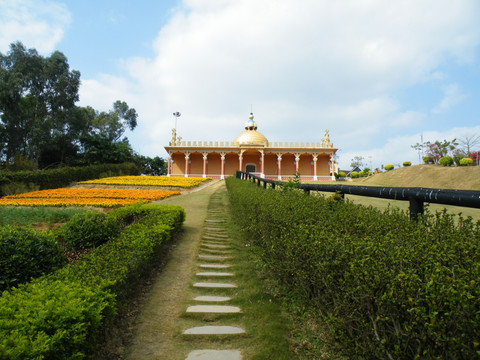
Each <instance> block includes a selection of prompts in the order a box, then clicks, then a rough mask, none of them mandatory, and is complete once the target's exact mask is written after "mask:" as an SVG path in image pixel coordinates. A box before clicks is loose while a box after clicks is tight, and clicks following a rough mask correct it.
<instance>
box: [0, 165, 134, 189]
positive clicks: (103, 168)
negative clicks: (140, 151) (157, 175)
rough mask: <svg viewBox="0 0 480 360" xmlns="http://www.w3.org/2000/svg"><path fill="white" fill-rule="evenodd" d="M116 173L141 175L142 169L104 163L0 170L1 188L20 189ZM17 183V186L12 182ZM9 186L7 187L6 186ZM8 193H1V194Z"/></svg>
mask: <svg viewBox="0 0 480 360" xmlns="http://www.w3.org/2000/svg"><path fill="white" fill-rule="evenodd" d="M114 175H140V171H139V169H138V167H137V166H136V165H135V164H132V163H125V164H103V165H90V166H84V167H63V168H58V169H52V170H36V171H26V170H25V171H15V172H14V171H0V189H1V190H2V191H3V190H4V189H11V188H14V189H16V190H20V189H21V188H22V186H21V185H20V183H23V184H28V185H24V187H25V189H29V188H32V187H39V188H40V190H44V189H55V188H60V187H63V186H68V185H70V184H71V183H74V182H78V181H84V180H91V179H98V178H101V177H105V176H114ZM12 183H15V184H16V185H15V186H12V185H10V184H12ZM5 186H7V187H5ZM4 195H7V194H5V193H3V192H2V193H0V196H4Z"/></svg>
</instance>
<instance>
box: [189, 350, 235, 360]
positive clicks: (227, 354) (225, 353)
mask: <svg viewBox="0 0 480 360" xmlns="http://www.w3.org/2000/svg"><path fill="white" fill-rule="evenodd" d="M241 359H242V354H241V353H240V351H238V350H193V351H192V352H191V353H190V354H188V357H187V358H186V360H241Z"/></svg>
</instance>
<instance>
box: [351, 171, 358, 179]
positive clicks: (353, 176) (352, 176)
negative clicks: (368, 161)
mask: <svg viewBox="0 0 480 360" xmlns="http://www.w3.org/2000/svg"><path fill="white" fill-rule="evenodd" d="M350 177H351V178H352V179H356V178H358V172H356V171H352V172H351V173H350Z"/></svg>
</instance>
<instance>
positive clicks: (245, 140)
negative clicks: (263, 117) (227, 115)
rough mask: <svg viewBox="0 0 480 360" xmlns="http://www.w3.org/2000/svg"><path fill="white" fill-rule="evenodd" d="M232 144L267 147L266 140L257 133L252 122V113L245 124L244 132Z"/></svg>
mask: <svg viewBox="0 0 480 360" xmlns="http://www.w3.org/2000/svg"><path fill="white" fill-rule="evenodd" d="M233 143H234V144H235V145H264V146H267V145H268V140H267V138H266V137H265V136H264V135H263V134H261V133H259V132H258V131H257V124H256V123H255V121H253V114H252V113H250V116H249V120H248V122H247V123H246V124H245V131H244V132H242V133H241V134H240V135H238V136H237V137H236V138H235V140H234V141H233Z"/></svg>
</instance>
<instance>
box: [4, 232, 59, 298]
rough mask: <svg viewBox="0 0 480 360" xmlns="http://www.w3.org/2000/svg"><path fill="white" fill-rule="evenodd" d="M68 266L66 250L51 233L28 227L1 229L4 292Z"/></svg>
mask: <svg viewBox="0 0 480 360" xmlns="http://www.w3.org/2000/svg"><path fill="white" fill-rule="evenodd" d="M64 264H65V257H64V256H63V252H62V249H61V247H60V246H59V245H58V243H57V242H56V241H55V238H54V237H53V235H52V234H51V233H50V232H39V231H35V230H32V229H30V228H27V227H12V226H4V227H1V228H0V292H2V291H3V290H6V289H9V288H10V287H12V286H17V285H19V284H22V283H25V282H27V281H29V280H30V279H31V278H34V277H39V276H41V275H43V274H46V273H50V272H52V271H54V270H56V269H58V268H60V267H62V266H63V265H64Z"/></svg>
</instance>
